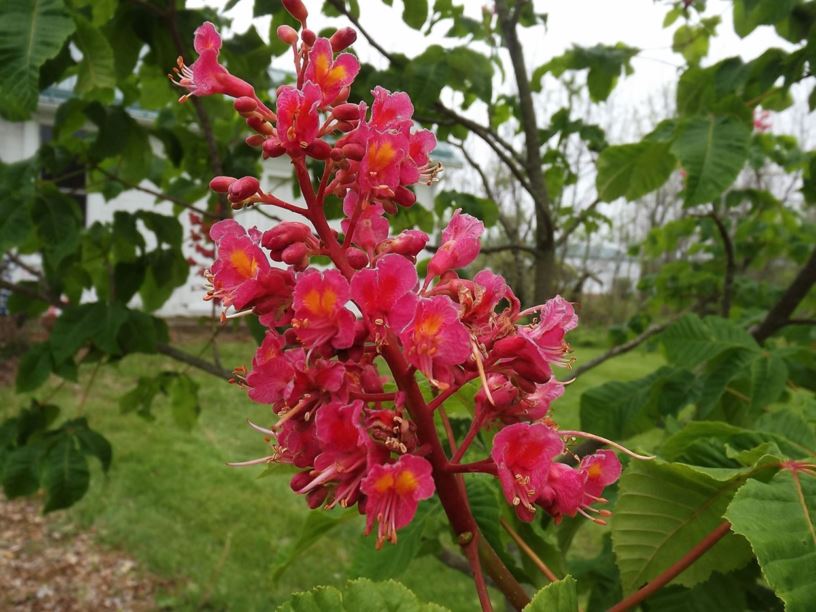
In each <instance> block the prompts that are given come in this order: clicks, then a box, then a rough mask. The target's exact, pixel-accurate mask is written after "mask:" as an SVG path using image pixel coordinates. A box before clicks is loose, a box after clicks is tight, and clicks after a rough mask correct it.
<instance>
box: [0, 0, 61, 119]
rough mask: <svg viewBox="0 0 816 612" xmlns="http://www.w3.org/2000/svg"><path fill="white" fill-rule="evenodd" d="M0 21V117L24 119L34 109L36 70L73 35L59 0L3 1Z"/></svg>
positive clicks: (36, 90)
mask: <svg viewBox="0 0 816 612" xmlns="http://www.w3.org/2000/svg"><path fill="white" fill-rule="evenodd" d="M2 13H3V18H2V19H0V115H3V116H4V117H6V118H8V119H12V120H16V121H20V120H23V119H27V118H28V117H29V116H30V115H31V112H32V111H34V109H36V108H37V95H38V79H39V72H40V66H42V65H43V64H44V63H45V61H46V60H49V59H51V58H52V57H55V56H56V55H57V53H59V51H60V49H61V48H62V45H63V44H64V43H65V40H66V39H67V38H68V36H70V34H71V33H72V32H73V31H74V22H73V21H72V20H71V18H70V17H69V16H68V13H67V12H66V10H65V5H64V4H63V2H62V0H5V1H4V2H3V11H2Z"/></svg>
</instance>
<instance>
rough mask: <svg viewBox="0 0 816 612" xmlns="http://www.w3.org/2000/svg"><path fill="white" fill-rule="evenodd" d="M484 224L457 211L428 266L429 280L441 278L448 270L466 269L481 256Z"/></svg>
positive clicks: (443, 233) (459, 210)
mask: <svg viewBox="0 0 816 612" xmlns="http://www.w3.org/2000/svg"><path fill="white" fill-rule="evenodd" d="M482 232H484V224H483V223H482V222H481V221H479V220H478V219H476V218H475V217H471V216H470V215H468V214H464V213H462V211H461V209H458V208H457V209H456V211H455V212H454V213H453V217H452V218H451V220H450V223H448V226H447V227H446V228H445V231H443V232H442V244H441V245H440V247H439V250H437V252H436V253H434V256H433V257H432V258H431V261H430V263H429V264H428V278H432V277H434V276H440V275H442V274H444V273H445V272H447V271H448V270H455V269H456V268H464V267H465V266H466V265H468V264H469V263H471V262H472V261H473V260H474V259H476V257H477V256H478V255H479V248H480V239H481V236H482Z"/></svg>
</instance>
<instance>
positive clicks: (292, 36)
mask: <svg viewBox="0 0 816 612" xmlns="http://www.w3.org/2000/svg"><path fill="white" fill-rule="evenodd" d="M276 34H277V35H278V38H279V39H280V40H282V41H283V42H285V43H286V44H287V45H296V44H297V41H298V35H297V31H296V30H295V28H293V27H292V26H288V25H282V26H278V29H277V31H276Z"/></svg>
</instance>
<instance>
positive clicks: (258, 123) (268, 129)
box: [246, 115, 275, 136]
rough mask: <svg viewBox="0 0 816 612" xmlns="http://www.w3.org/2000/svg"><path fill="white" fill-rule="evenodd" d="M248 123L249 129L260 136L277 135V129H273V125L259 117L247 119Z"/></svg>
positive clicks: (254, 116)
mask: <svg viewBox="0 0 816 612" xmlns="http://www.w3.org/2000/svg"><path fill="white" fill-rule="evenodd" d="M246 123H247V125H248V126H249V127H251V128H252V129H253V130H255V131H256V132H258V133H259V134H265V135H266V136H271V135H272V134H274V133H275V128H274V127H272V124H271V123H269V122H268V121H264V120H263V119H262V118H261V117H259V116H258V115H252V116H251V117H247V120H246Z"/></svg>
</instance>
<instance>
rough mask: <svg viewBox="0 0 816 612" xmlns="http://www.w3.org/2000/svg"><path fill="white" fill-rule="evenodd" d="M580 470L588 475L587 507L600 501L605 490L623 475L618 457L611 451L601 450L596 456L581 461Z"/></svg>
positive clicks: (586, 482)
mask: <svg viewBox="0 0 816 612" xmlns="http://www.w3.org/2000/svg"><path fill="white" fill-rule="evenodd" d="M578 469H579V470H580V471H581V472H583V473H584V474H585V475H586V481H585V484H584V492H585V495H586V497H585V498H584V503H586V504H587V505H589V504H593V503H595V502H596V501H598V498H599V497H600V496H601V493H603V490H604V489H605V488H606V487H608V486H609V485H611V484H613V483H615V482H616V481H617V480H618V478H620V474H621V464H620V460H619V459H618V456H617V455H616V454H615V453H614V452H612V451H611V450H607V449H604V450H599V451H598V452H596V453H595V454H594V455H589V456H587V457H584V458H583V459H581V465H580V466H579V467H578Z"/></svg>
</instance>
